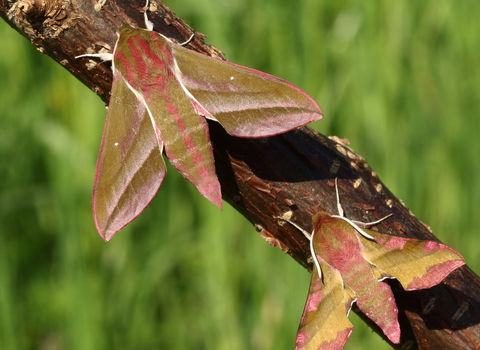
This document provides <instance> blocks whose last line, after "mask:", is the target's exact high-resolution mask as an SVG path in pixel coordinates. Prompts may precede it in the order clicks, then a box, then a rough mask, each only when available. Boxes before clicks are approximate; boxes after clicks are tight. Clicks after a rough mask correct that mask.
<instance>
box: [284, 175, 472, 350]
mask: <svg viewBox="0 0 480 350" xmlns="http://www.w3.org/2000/svg"><path fill="white" fill-rule="evenodd" d="M335 187H336V191H337V205H338V210H339V215H328V214H327V213H325V212H319V213H317V214H316V215H315V216H314V217H313V227H314V229H313V233H312V234H311V235H309V234H308V233H306V232H305V231H303V230H301V231H302V232H303V233H304V235H305V236H306V237H307V238H308V239H309V240H310V250H311V253H312V257H313V260H314V269H313V272H312V279H311V283H310V289H309V292H308V297H307V302H306V304H305V309H304V311H303V315H302V318H301V320H300V326H299V329H298V334H297V340H296V350H320V349H322V350H337V349H342V348H343V346H344V345H345V343H346V341H347V339H348V337H349V336H350V334H351V333H352V331H353V325H352V324H351V323H350V321H349V320H348V313H349V311H350V309H351V307H352V304H353V303H354V302H356V303H357V306H358V308H359V309H360V310H361V311H362V312H363V313H364V314H365V315H366V316H368V317H369V318H370V319H371V320H372V321H373V322H375V323H376V324H377V325H378V326H379V327H380V328H381V329H382V331H383V333H384V334H385V335H386V336H387V338H388V339H390V341H392V342H393V343H399V342H400V325H399V323H398V309H397V305H396V303H395V298H394V295H393V293H392V290H391V288H390V286H389V285H388V284H387V283H385V282H383V281H384V280H385V279H388V278H395V279H397V280H398V281H399V282H400V284H401V285H402V287H403V288H404V289H405V290H407V291H411V290H419V289H426V288H430V287H433V286H435V285H437V284H438V283H440V282H441V281H442V280H443V279H444V278H445V277H447V275H448V274H450V272H452V271H453V270H455V269H456V268H458V267H460V266H462V265H464V264H465V261H464V259H463V258H462V256H461V255H460V254H459V253H457V252H456V251H455V250H453V249H452V248H450V247H448V246H446V245H444V244H441V243H437V242H433V241H423V240H417V239H410V238H401V237H396V236H391V235H387V234H383V233H379V232H375V231H372V230H367V229H364V228H360V227H359V225H375V224H377V223H379V222H380V221H382V220H384V219H386V218H387V217H388V216H387V217H385V218H383V219H381V220H379V221H376V222H372V223H365V224H363V223H357V222H354V221H352V220H349V219H347V218H346V217H345V216H344V214H343V209H342V207H341V205H340V201H339V195H338V186H337V180H336V179H335ZM389 216H390V215H389ZM284 220H286V219H284ZM286 221H288V222H290V223H292V222H291V221H290V220H286ZM292 224H293V223H292ZM293 225H295V224H293ZM295 226H296V227H297V228H298V226H297V225H295Z"/></svg>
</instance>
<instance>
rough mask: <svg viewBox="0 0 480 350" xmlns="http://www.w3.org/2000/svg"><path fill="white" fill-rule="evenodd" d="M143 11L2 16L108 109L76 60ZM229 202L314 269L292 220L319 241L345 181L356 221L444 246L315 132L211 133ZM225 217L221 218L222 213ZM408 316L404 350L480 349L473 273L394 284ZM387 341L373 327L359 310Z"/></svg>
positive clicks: (94, 74)
mask: <svg viewBox="0 0 480 350" xmlns="http://www.w3.org/2000/svg"><path fill="white" fill-rule="evenodd" d="M142 3H143V0H142V1H137V0H135V1H129V0H109V1H105V0H100V1H98V2H94V1H75V0H72V1H60V0H20V1H9V0H0V16H2V18H4V19H5V20H6V21H7V22H8V23H9V24H10V25H11V26H12V27H13V28H15V29H16V30H17V31H18V32H20V33H21V34H22V35H23V36H24V37H26V38H27V39H28V40H29V41H30V42H31V43H32V44H34V45H35V46H36V47H37V49H38V50H39V51H40V52H42V53H45V54H47V55H49V56H50V57H52V58H53V59H54V60H56V61H57V62H59V63H60V64H61V65H62V66H64V67H65V68H66V69H68V70H69V71H70V72H71V73H72V74H74V75H75V76H76V77H77V78H78V79H79V80H81V81H82V82H83V83H84V84H85V85H87V86H88V87H89V88H90V89H92V90H93V91H94V92H95V93H96V94H98V95H99V96H100V97H101V98H102V99H103V101H105V102H108V99H109V92H110V88H111V82H112V74H111V70H110V67H109V65H108V64H99V63H98V61H93V60H92V61H91V62H90V63H89V64H87V65H85V63H84V62H85V61H84V60H82V61H79V60H76V59H75V58H74V57H75V56H77V55H80V54H84V53H98V52H108V51H109V50H110V49H111V48H112V47H113V46H114V43H115V40H116V35H115V31H116V29H117V28H118V27H119V26H120V25H121V24H123V23H128V24H130V25H132V26H138V27H143V26H144V23H143V12H144V11H145V10H146V8H145V7H144V5H142ZM149 10H150V11H151V13H149V18H150V20H151V21H152V22H153V23H154V30H156V31H158V32H160V33H162V34H164V35H165V36H168V37H170V38H172V39H173V40H177V41H178V42H183V41H185V40H186V39H188V38H189V37H190V35H191V34H192V33H195V36H194V38H193V40H192V41H190V42H189V44H188V45H187V47H188V48H190V49H193V50H196V51H198V52H202V53H205V54H208V55H211V56H214V57H220V58H223V54H222V53H221V52H220V51H218V50H217V49H215V48H214V47H212V46H209V45H207V44H205V43H204V42H203V38H204V36H203V35H202V34H200V33H197V32H195V31H194V30H193V29H191V28H190V27H189V26H187V25H186V24H185V23H184V22H183V21H182V20H181V19H179V18H177V17H176V16H175V14H174V13H173V12H172V11H171V10H170V9H169V8H167V7H166V6H165V5H163V4H161V3H153V4H151V5H150V6H149ZM209 125H210V130H211V137H212V142H213V144H214V149H215V159H216V167H217V172H218V175H219V179H220V182H221V185H222V191H223V198H224V199H225V200H226V201H228V202H229V203H230V204H232V205H233V206H234V207H235V208H236V209H237V210H238V211H239V212H241V213H242V214H243V215H244V216H245V217H246V218H247V219H248V220H250V221H251V222H252V223H253V224H254V225H255V227H256V228H257V230H258V231H259V232H261V236H262V237H263V238H265V239H266V240H267V242H269V243H270V244H272V245H274V246H277V247H279V248H280V249H282V251H284V252H287V253H288V254H289V255H291V256H292V257H293V258H294V259H296V260H297V261H298V262H299V263H300V264H302V265H303V266H305V267H306V268H308V269H311V267H312V266H311V261H309V258H310V254H309V247H308V241H307V239H306V238H305V237H304V236H303V234H302V233H301V232H299V231H298V230H297V229H296V228H294V227H293V226H292V225H289V224H285V222H284V221H282V220H279V219H278V217H280V216H282V215H288V216H290V217H291V220H292V221H294V222H295V223H297V224H298V225H299V226H301V227H303V228H304V229H305V230H307V231H311V229H312V223H311V217H312V215H313V214H315V213H316V212H318V211H320V210H321V211H326V212H329V213H335V212H336V199H335V188H334V179H335V177H337V178H338V179H339V187H340V196H341V201H342V205H343V207H344V209H345V212H346V215H347V217H348V218H350V219H353V220H358V221H374V220H377V219H379V218H381V217H384V216H386V215H388V214H390V213H393V216H392V217H391V218H389V219H387V220H384V221H383V222H382V223H381V224H380V225H378V226H380V227H381V230H382V232H385V233H389V234H392V235H397V236H402V237H411V238H420V239H430V240H436V238H435V237H434V236H433V234H432V233H431V232H430V231H429V229H428V227H427V226H426V225H425V224H423V223H422V222H420V221H418V220H417V219H416V218H415V216H414V215H413V214H412V213H411V212H410V211H409V210H408V208H406V207H405V206H404V205H403V203H402V202H401V201H400V200H398V199H397V198H395V196H394V195H393V194H392V193H390V191H389V190H388V189H387V188H386V186H385V185H384V184H383V183H382V182H381V181H380V179H379V178H378V177H377V175H376V174H375V172H374V171H373V170H372V169H371V168H370V167H369V165H368V164H367V163H366V161H365V159H363V157H361V156H360V155H358V154H357V153H355V152H354V151H353V150H352V149H350V148H349V147H348V146H347V145H346V144H345V141H343V140H340V139H338V138H327V137H325V136H323V135H321V134H319V133H317V132H315V131H313V130H311V129H309V128H308V127H302V128H299V129H297V130H295V131H292V132H289V133H286V134H283V135H278V136H274V137H269V138H264V139H243V138H242V139H240V138H235V137H232V136H229V135H228V134H226V133H225V132H224V130H223V129H222V128H221V127H220V126H219V125H218V124H216V123H213V122H212V123H210V124H209ZM219 215H221V213H219ZM391 285H392V288H393V290H394V293H395V297H396V300H397V304H398V307H399V310H400V313H399V316H400V323H401V328H402V339H401V343H400V344H398V345H392V346H393V347H394V348H396V349H417V348H418V349H455V350H456V349H479V348H480V336H479V334H480V326H479V319H480V303H479V300H480V279H479V277H478V276H476V275H475V274H474V273H473V272H472V271H471V270H470V269H469V268H468V267H463V268H460V269H458V270H456V271H455V272H453V273H452V274H450V275H449V276H448V278H447V279H445V281H444V283H442V284H441V285H438V286H435V287H433V288H431V289H428V290H423V291H415V292H405V291H403V289H402V288H401V287H400V286H399V285H398V284H397V283H395V281H392V282H391ZM355 311H356V312H357V313H359V314H360V316H361V317H362V318H363V319H364V320H365V321H366V322H367V323H368V324H369V325H370V326H371V327H372V328H373V329H375V330H376V331H377V333H379V334H380V335H381V336H383V334H382V332H381V331H379V330H378V328H376V326H375V325H373V324H372V322H371V321H370V320H369V319H368V318H366V317H365V316H364V315H362V314H361V313H360V312H359V311H358V309H357V310H355Z"/></svg>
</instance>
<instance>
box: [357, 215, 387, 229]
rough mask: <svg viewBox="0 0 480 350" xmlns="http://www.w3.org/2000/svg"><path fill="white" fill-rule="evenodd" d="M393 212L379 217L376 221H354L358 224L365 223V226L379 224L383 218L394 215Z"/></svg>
mask: <svg viewBox="0 0 480 350" xmlns="http://www.w3.org/2000/svg"><path fill="white" fill-rule="evenodd" d="M392 215H393V214H388V215H387V216H384V217H383V218H381V219H378V220H376V221H371V222H361V221H357V220H352V221H353V222H354V223H356V224H359V225H364V226H374V225H376V224H379V223H381V222H382V221H383V220H385V219H387V218H389V217H390V216H392Z"/></svg>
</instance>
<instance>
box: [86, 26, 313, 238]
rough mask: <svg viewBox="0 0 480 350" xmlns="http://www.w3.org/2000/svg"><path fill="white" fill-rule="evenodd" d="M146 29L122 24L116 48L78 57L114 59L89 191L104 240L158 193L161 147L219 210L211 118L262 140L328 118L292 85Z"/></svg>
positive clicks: (162, 171)
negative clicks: (195, 49)
mask: <svg viewBox="0 0 480 350" xmlns="http://www.w3.org/2000/svg"><path fill="white" fill-rule="evenodd" d="M146 22H147V23H149V22H148V20H147V21H146ZM149 27H150V26H149V25H148V24H147V28H148V29H147V30H145V29H139V28H132V27H130V26H128V25H123V26H122V27H120V29H119V30H118V33H117V36H118V40H117V42H116V44H115V47H114V50H113V54H96V55H81V56H78V57H92V56H93V57H99V58H101V59H103V60H111V61H112V70H113V85H112V91H111V98H110V103H109V106H108V114H107V119H106V122H105V129H104V133H103V137H102V143H101V146H100V152H99V156H98V160H97V169H96V175H95V182H94V189H93V213H94V220H95V224H96V227H97V229H98V231H99V233H100V235H101V236H102V237H103V239H105V240H107V241H108V240H110V238H111V237H112V236H113V235H114V234H115V233H116V232H118V231H119V230H120V229H121V228H122V227H124V226H125V225H127V224H128V223H129V222H131V221H132V220H133V219H135V218H136V217H137V216H138V215H140V213H141V212H142V211H143V210H144V209H145V207H146V206H147V205H148V204H149V203H150V201H151V200H152V199H153V197H154V196H155V194H156V193H157V191H158V189H159V188H160V186H161V184H162V181H163V179H164V178H165V175H166V166H165V162H164V160H163V157H162V153H163V152H164V153H165V155H166V156H167V158H168V159H169V161H170V163H171V164H172V165H173V166H174V167H175V168H177V169H178V170H179V171H180V173H181V174H182V175H183V176H184V177H185V178H187V179H188V180H189V181H191V182H192V183H193V184H194V185H195V186H196V187H197V189H198V191H199V192H200V193H201V194H202V195H204V196H205V197H206V198H207V199H209V200H210V201H211V202H213V203H214V204H216V205H217V206H219V207H221V206H222V196H221V189H220V184H219V181H218V178H217V175H216V172H215V164H214V157H213V151H212V145H211V143H210V137H209V130H208V125H207V122H206V119H210V120H214V121H217V122H219V123H220V124H221V125H222V126H223V128H224V129H225V130H226V131H227V132H228V133H229V134H230V135H233V136H238V137H266V136H272V135H276V134H280V133H283V132H286V131H288V130H291V129H294V128H296V127H299V126H302V125H305V124H307V123H309V122H312V121H314V120H318V119H321V118H322V112H321V110H320V107H319V106H318V105H317V103H316V102H315V101H314V100H313V99H312V98H311V97H310V96H308V95H307V94H306V93H305V92H303V91H302V90H300V89H299V88H298V87H296V86H294V85H293V84H291V83H289V82H287V81H285V80H282V79H280V78H277V77H274V76H272V75H269V74H266V73H263V72H260V71H257V70H254V69H250V68H246V67H242V66H239V65H236V64H233V63H229V62H225V61H222V60H219V59H215V58H211V57H208V56H205V55H202V54H199V53H197V52H194V51H191V50H188V49H186V48H184V47H182V46H181V45H178V44H175V43H173V42H172V41H170V40H169V39H167V38H166V37H164V36H162V35H161V34H159V33H156V32H154V31H152V30H150V29H152V28H149ZM78 57H77V58H78ZM205 118H206V119H205Z"/></svg>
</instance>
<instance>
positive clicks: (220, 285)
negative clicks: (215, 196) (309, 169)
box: [0, 0, 480, 350]
mask: <svg viewBox="0 0 480 350" xmlns="http://www.w3.org/2000/svg"><path fill="white" fill-rule="evenodd" d="M167 4H168V5H169V6H170V7H171V8H172V9H173V10H174V11H176V12H177V14H178V15H179V16H180V17H182V18H183V19H185V20H186V21H187V22H188V23H189V24H191V25H192V27H193V28H195V29H197V30H199V31H200V32H203V33H205V34H207V35H208V38H207V39H208V41H209V42H210V43H212V44H214V45H216V46H217V47H218V48H220V49H221V50H222V51H224V52H225V53H226V54H227V57H228V58H229V59H230V60H231V61H233V62H235V63H238V64H242V65H245V66H249V67H253V68H256V69H260V70H263V71H266V72H268V73H271V74H274V75H277V76H280V77H282V78H284V79H287V80H289V81H291V82H293V83H295V84H296V85H298V86H300V87H301V88H303V89H304V90H306V91H307V92H308V93H309V94H311V95H312V96H313V97H314V98H315V99H316V100H317V101H318V102H319V104H320V105H321V107H322V109H323V111H324V114H325V119H324V120H322V121H319V122H317V123H314V124H313V125H312V126H313V127H314V128H316V129H317V130H319V131H320V132H322V133H324V134H326V135H338V136H339V137H346V138H348V139H349V140H350V141H351V146H352V147H353V148H354V149H355V150H356V151H358V152H359V153H360V154H362V155H363V156H365V158H366V159H367V161H368V162H369V163H370V165H371V166H372V168H373V169H374V170H375V171H376V172H377V173H378V174H379V176H380V178H381V179H382V180H383V181H384V183H385V184H386V185H387V186H388V187H389V188H390V190H392V191H393V193H395V194H396V195H397V196H398V197H399V198H401V199H403V201H404V202H405V204H406V205H407V206H408V207H409V208H411V210H412V211H413V212H414V213H415V214H416V215H417V216H418V217H419V218H420V219H421V220H422V221H423V222H425V223H427V224H428V225H430V226H431V228H432V229H433V231H434V233H435V234H436V235H437V237H439V238H440V239H441V240H442V241H443V242H445V243H446V244H449V245H451V246H452V247H454V248H456V249H457V250H458V251H460V252H461V253H462V254H463V255H464V257H465V258H466V260H467V262H468V264H469V265H470V267H472V268H473V269H474V270H475V271H476V272H479V271H480V254H479V252H480V248H479V246H478V240H477V230H476V229H475V228H476V227H478V226H479V225H480V215H477V210H478V204H479V203H480V179H479V176H478V172H479V170H480V156H479V155H478V153H479V150H480V137H479V136H478V130H479V129H480V128H479V126H480V125H479V123H480V122H479V110H480V50H479V49H478V48H479V39H478V33H480V21H479V20H478V18H480V2H478V1H462V2H455V1H453V0H435V1H433V0H426V1H422V2H416V1H412V0H410V1H401V2H387V1H383V2H376V1H375V2H367V1H359V0H351V1H347V0H345V1H335V2H334V1H330V2H327V1H324V2H320V1H318V0H302V1H294V2H292V1H288V0H261V1H258V0H256V1H253V0H201V1H200V0H196V1H195V0H183V1H179V0H175V1H173V0H172V1H169V2H168V3H167ZM0 37H1V38H2V39H1V41H0V42H1V47H2V53H1V54H0V160H1V163H0V180H1V181H0V349H2V350H17V349H21V350H23V349H38V350H63V349H68V350H76V349H78V350H89V349H122V350H123V349H126V350H127V349H132V350H134V349H135V350H143V349H175V350H181V349H189V350H195V349H199V350H200V349H209V350H210V349H218V350H224V349H229V350H237V349H238V350H244V349H259V350H267V349H275V350H281V349H293V347H294V339H295V334H296V329H297V325H298V321H299V318H300V315H301V312H302V309H303V304H304V302H305V297H306V293H307V290H308V285H309V274H308V272H307V271H305V270H304V269H303V268H302V267H300V266H299V265H298V264H296V263H295V261H293V259H291V258H289V257H288V256H286V255H284V254H282V253H281V252H280V250H278V249H276V248H271V247H270V246H268V244H266V243H265V242H264V241H263V240H262V239H261V238H259V237H258V233H257V232H256V231H255V230H254V229H253V228H252V227H251V225H250V224H249V223H248V222H247V221H246V220H245V219H243V218H242V217H241V216H240V215H239V214H238V213H236V212H235V211H234V210H233V209H231V208H230V207H229V206H228V205H226V208H225V209H224V211H223V212H221V211H219V210H218V209H217V208H216V207H214V206H213V205H211V204H209V203H208V202H207V201H206V200H205V199H204V198H203V197H201V196H200V195H199V194H198V193H197V192H196V190H195V189H194V188H193V187H192V186H191V185H190V184H188V183H187V181H185V180H184V179H183V178H181V176H180V175H179V174H178V173H177V172H176V171H173V170H172V169H170V171H169V174H168V176H167V179H166V181H165V184H164V185H163V187H162V191H161V192H160V194H159V195H158V196H157V198H156V199H155V200H154V202H153V203H152V205H151V206H150V207H149V208H148V209H147V210H146V212H145V213H143V214H142V216H141V217H140V218H139V219H138V220H137V221H136V222H135V223H133V224H132V225H130V226H129V227H128V228H126V229H124V230H123V231H122V232H121V233H120V234H118V235H117V236H116V237H115V238H114V239H113V240H112V241H111V242H109V243H108V244H107V243H104V242H103V241H102V240H101V239H100V238H99V237H98V235H97V234H96V231H95V228H94V225H93V222H92V216H91V204H90V198H91V188H92V183H93V175H94V166H95V159H96V155H97V152H98V146H99V143H100V137H101V132H102V128H103V121H104V118H105V109H104V105H103V103H102V102H101V101H100V99H99V98H98V97H96V96H95V95H94V94H93V93H92V92H91V91H89V90H88V89H87V88H86V87H84V86H83V85H82V84H80V83H79V82H78V81H76V80H75V79H74V78H73V77H72V76H71V75H70V74H69V73H68V72H66V71H65V70H64V69H63V68H62V67H61V66H60V65H58V64H56V63H55V62H53V61H52V60H50V59H49V58H48V57H46V56H43V55H42V54H40V53H39V52H37V51H36V50H35V48H34V47H33V46H32V45H30V44H29V43H28V42H27V41H26V40H25V39H24V38H22V37H21V36H20V35H18V34H17V33H16V32H15V31H13V30H12V29H11V28H9V27H8V26H7V25H6V24H5V23H3V22H1V23H0ZM350 318H351V319H353V320H354V322H355V327H356V328H355V331H354V333H353V335H352V337H351V339H350V340H349V342H348V343H347V346H346V347H345V349H349V350H352V349H358V350H361V349H372V348H374V349H388V348H389V346H388V345H387V344H386V343H384V342H383V341H382V340H381V339H380V338H379V337H378V336H377V335H375V334H373V333H372V332H371V331H370V330H369V329H368V328H366V327H365V326H363V324H362V323H361V322H359V321H358V319H357V318H356V316H355V315H351V316H350Z"/></svg>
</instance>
